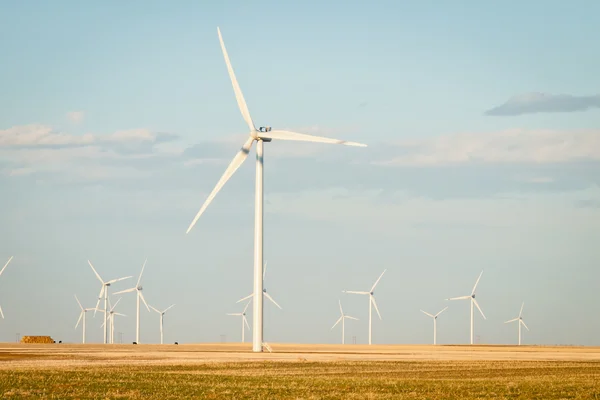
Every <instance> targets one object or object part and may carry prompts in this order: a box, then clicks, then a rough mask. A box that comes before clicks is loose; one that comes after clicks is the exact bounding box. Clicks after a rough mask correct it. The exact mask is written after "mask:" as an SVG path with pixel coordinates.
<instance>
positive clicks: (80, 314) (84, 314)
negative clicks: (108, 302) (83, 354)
mask: <svg viewBox="0 0 600 400" xmlns="http://www.w3.org/2000/svg"><path fill="white" fill-rule="evenodd" d="M75 300H77V304H79V308H81V312H80V313H79V319H78V320H77V324H75V329H77V327H78V326H79V323H80V322H81V320H82V319H83V325H82V327H83V339H82V340H81V343H83V344H85V317H86V316H87V312H88V311H92V310H95V311H103V310H97V309H96V308H83V306H82V305H81V303H80V302H79V299H78V298H77V295H75Z"/></svg>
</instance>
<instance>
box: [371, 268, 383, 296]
mask: <svg viewBox="0 0 600 400" xmlns="http://www.w3.org/2000/svg"><path fill="white" fill-rule="evenodd" d="M385 271H387V269H384V270H383V272H382V273H381V275H379V278H377V280H376V281H375V283H374V284H373V287H372V288H371V292H373V290H375V286H377V284H378V283H379V281H380V280H381V277H382V276H383V274H385Z"/></svg>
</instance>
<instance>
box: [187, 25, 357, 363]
mask: <svg viewBox="0 0 600 400" xmlns="http://www.w3.org/2000/svg"><path fill="white" fill-rule="evenodd" d="M217 33H218V35H219V42H220V43H221V50H222V51H223V57H224V58H225V63H226V64H227V70H228V72H229V78H230V79H231V84H232V86H233V91H234V92H235V97H236V99H237V103H238V107H239V109H240V111H241V113H242V117H243V118H244V120H245V121H246V124H247V125H248V129H249V131H250V132H249V133H250V134H249V136H248V139H246V142H245V143H244V144H243V145H242V148H241V149H240V151H239V152H238V153H237V154H236V155H235V157H234V158H233V161H232V162H231V164H229V166H228V167H227V169H226V170H225V173H224V174H223V176H221V179H219V181H218V182H217V185H216V186H215V188H214V189H213V190H212V192H211V193H210V194H209V195H208V197H207V199H206V201H205V202H204V204H203V205H202V207H201V208H200V211H198V213H197V214H196V216H195V217H194V219H193V221H192V223H191V224H190V226H189V227H188V229H187V232H186V233H189V232H190V230H191V229H192V228H193V226H194V225H195V224H196V221H198V218H200V216H201V215H202V213H203V212H204V210H206V207H208V205H209V204H210V203H211V201H212V200H213V199H214V197H215V196H216V195H217V193H218V192H219V190H221V188H222V187H223V185H225V183H226V182H227V181H228V180H229V178H231V176H232V175H233V174H234V173H235V171H236V170H237V169H238V168H239V167H240V165H242V163H243V162H244V160H246V158H247V157H248V154H249V153H250V149H251V147H252V144H253V143H254V142H256V186H255V191H256V193H255V206H254V207H255V209H254V302H253V312H252V318H253V323H252V329H253V334H252V350H253V351H255V352H262V350H263V349H262V348H263V298H262V296H260V294H261V293H262V292H263V287H262V284H263V282H262V274H261V270H262V266H263V144H264V143H265V142H270V141H271V140H273V139H275V140H294V141H304V142H318V143H333V144H345V145H348V146H362V147H364V146H366V145H364V144H360V143H355V142H346V141H343V140H336V139H330V138H324V137H318V136H312V135H306V134H302V133H296V132H290V131H285V130H272V129H271V127H268V126H267V127H260V128H259V129H256V127H255V126H254V122H253V121H252V118H251V117H250V111H248V106H247V105H246V100H244V95H243V94H242V90H241V89H240V85H239V84H238V81H237V79H236V77H235V74H234V72H233V68H232V66H231V62H230V61H229V56H228V54H227V50H226V49H225V44H224V43H223V38H222V36H221V30H220V29H219V28H217Z"/></svg>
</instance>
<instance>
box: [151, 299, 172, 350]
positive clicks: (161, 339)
mask: <svg viewBox="0 0 600 400" xmlns="http://www.w3.org/2000/svg"><path fill="white" fill-rule="evenodd" d="M174 305H175V304H171V305H170V306H169V307H167V309H165V310H164V311H158V310H157V309H156V308H154V307H152V306H150V308H151V309H153V310H154V311H156V312H157V313H158V314H160V344H163V318H164V316H165V313H166V312H167V311H169V310H170V309H171V307H173V306H174Z"/></svg>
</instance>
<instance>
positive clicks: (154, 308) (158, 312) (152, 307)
mask: <svg viewBox="0 0 600 400" xmlns="http://www.w3.org/2000/svg"><path fill="white" fill-rule="evenodd" d="M150 308H151V309H153V310H154V311H156V312H157V313H159V314H160V311H158V310H157V309H156V308H154V307H152V306H150Z"/></svg>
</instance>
